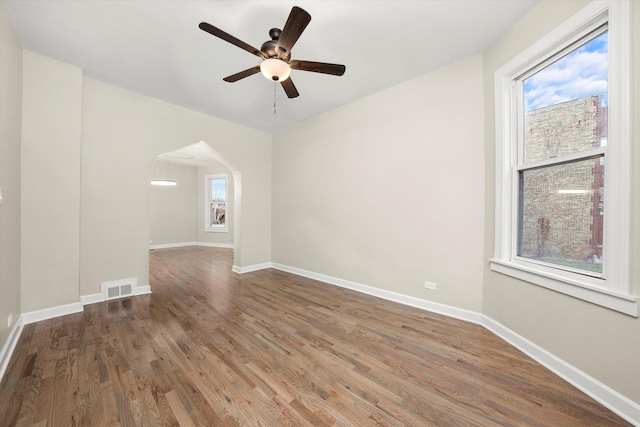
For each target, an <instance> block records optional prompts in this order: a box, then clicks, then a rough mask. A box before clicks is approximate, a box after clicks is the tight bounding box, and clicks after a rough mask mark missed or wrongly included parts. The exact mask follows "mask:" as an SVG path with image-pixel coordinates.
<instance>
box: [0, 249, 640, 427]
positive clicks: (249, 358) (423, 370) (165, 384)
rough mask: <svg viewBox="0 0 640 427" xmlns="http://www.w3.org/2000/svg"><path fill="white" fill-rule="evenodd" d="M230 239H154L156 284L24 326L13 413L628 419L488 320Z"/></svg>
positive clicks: (408, 422) (19, 422) (113, 421)
mask: <svg viewBox="0 0 640 427" xmlns="http://www.w3.org/2000/svg"><path fill="white" fill-rule="evenodd" d="M231 256H232V251H230V250H228V249H216V248H203V247H188V248H179V249H164V250H156V251H152V252H151V255H150V259H151V266H150V271H151V278H150V282H151V288H152V290H153V294H151V295H144V296H139V297H134V298H131V299H125V300H118V301H113V302H107V303H99V304H93V305H88V306H86V307H85V311H84V313H78V314H74V315H69V316H64V317H60V318H56V319H52V320H48V321H43V322H39V323H35V324H31V325H27V326H25V328H24V331H23V333H22V336H21V338H20V341H19V343H18V346H17V348H16V350H15V352H14V355H13V358H12V360H11V362H10V365H9V369H8V371H7V373H6V374H5V378H4V379H3V381H2V384H1V388H0V421H1V425H2V426H3V427H4V426H14V425H16V426H31V425H36V426H50V427H51V426H65V427H66V426H89V425H91V426H117V425H121V426H142V425H144V426H155V425H164V426H169V425H180V426H207V425H209V426H269V427H273V426H368V425H372V426H498V425H499V426H625V425H629V424H627V423H626V422H624V421H623V420H622V419H620V418H619V417H617V416H616V415H615V414H613V413H612V412H610V411H608V410H607V409H605V408H604V407H602V406H601V405H599V404H598V403H596V402H595V401H593V400H592V399H590V398H589V397H587V396H586V395H584V394H583V393H581V392H580V391H578V390H577V389H575V388H574V387H572V386H570V385H569V384H567V383H566V382H564V381H563V380H561V379H560V378H559V377H557V376H555V375H554V374H552V373H551V372H549V371H548V370H546V369H545V368H543V367H541V366H540V365H538V364H537V363H535V362H534V361H533V360H531V359H529V358H528V357H526V356H525V355H523V354H522V353H520V352H519V351H518V350H516V349H515V348H513V347H511V346H510V345H508V344H507V343H505V342H504V341H502V340H501V339H500V338H498V337H497V336H495V335H493V334H492V333H490V332H488V331H487V330H485V329H484V328H482V327H480V326H477V325H473V324H469V323H465V322H463V321H458V320H455V319H450V318H447V317H443V316H439V315H435V314H430V313H428V312H424V311H421V310H418V309H414V308H410V307H406V306H402V305H399V304H395V303H392V302H389V301H384V300H380V299H377V298H374V297H371V296H367V295H363V294H358V293H356V292H352V291H349V290H345V289H341V288H337V287H334V286H331V285H327V284H323V283H319V282H315V281H313V280H309V279H305V278H301V277H298V276H294V275H291V274H287V273H283V272H279V271H276V270H263V271H259V272H255V273H249V274H244V275H237V274H235V273H232V272H231V271H230V270H231Z"/></svg>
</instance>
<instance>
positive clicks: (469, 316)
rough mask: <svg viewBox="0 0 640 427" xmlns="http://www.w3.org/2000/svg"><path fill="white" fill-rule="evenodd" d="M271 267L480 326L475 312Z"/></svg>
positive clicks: (317, 274) (274, 266) (478, 317)
mask: <svg viewBox="0 0 640 427" xmlns="http://www.w3.org/2000/svg"><path fill="white" fill-rule="evenodd" d="M271 267H272V268H275V269H277V270H282V271H286V272H287V273H293V274H296V275H298V276H303V277H308V278H309V279H314V280H319V281H320V282H325V283H329V284H331V285H335V286H340V287H341V288H347V289H351V290H353V291H358V292H362V293H363V294H367V295H373V296H375V297H378V298H382V299H386V300H389V301H394V302H397V303H400V304H404V305H408V306H411V307H416V308H420V309H422V310H426V311H430V312H433V313H438V314H443V315H445V316H448V317H454V318H456V319H460V320H464V321H466V322H471V323H476V324H481V322H482V315H481V314H480V313H477V312H475V311H470V310H465V309H462V308H457V307H452V306H450V305H445V304H440V303H437V302H432V301H427V300H424V299H421V298H416V297H411V296H408V295H403V294H399V293H397V292H392V291H387V290H384V289H380V288H374V287H373V286H368V285H363V284H361V283H356V282H352V281H350V280H344V279H339V278H337V277H332V276H327V275H325V274H319V273H314V272H312V271H307V270H302V269H300V268H295V267H289V266H288V265H282V264H278V263H271Z"/></svg>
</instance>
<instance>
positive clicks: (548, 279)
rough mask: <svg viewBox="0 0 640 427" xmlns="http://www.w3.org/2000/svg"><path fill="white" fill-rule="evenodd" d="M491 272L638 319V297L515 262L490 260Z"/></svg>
mask: <svg viewBox="0 0 640 427" xmlns="http://www.w3.org/2000/svg"><path fill="white" fill-rule="evenodd" d="M489 261H490V263H491V270H492V271H495V272H497V273H501V274H506V275H507V276H511V277H515V278H516V279H520V280H524V281H526V282H529V283H533V284H535V285H538V286H542V287H544V288H547V289H551V290H554V291H556V292H560V293H563V294H565V295H570V296H572V297H575V298H579V299H581V300H584V301H588V302H590V303H593V304H597V305H600V306H602V307H606V308H609V309H611V310H615V311H619V312H621V313H624V314H628V315H630V316H634V317H638V297H635V296H632V295H624V294H620V293H617V292H612V291H609V290H606V289H601V288H598V287H595V286H592V285H589V284H586V283H581V282H579V281H577V280H574V279H572V278H569V277H563V276H561V275H559V274H554V273H550V272H546V271H540V270H539V269H536V268H532V267H530V266H528V265H524V264H521V263H517V262H514V261H503V260H499V259H494V258H492V259H490V260H489Z"/></svg>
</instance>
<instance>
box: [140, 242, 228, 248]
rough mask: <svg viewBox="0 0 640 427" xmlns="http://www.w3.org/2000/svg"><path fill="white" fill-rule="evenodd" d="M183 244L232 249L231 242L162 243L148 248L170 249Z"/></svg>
mask: <svg viewBox="0 0 640 427" xmlns="http://www.w3.org/2000/svg"><path fill="white" fill-rule="evenodd" d="M185 246H207V247H210V248H225V249H233V248H234V247H235V246H234V245H233V244H232V243H211V242H178V243H162V244H159V245H149V249H170V248H183V247H185Z"/></svg>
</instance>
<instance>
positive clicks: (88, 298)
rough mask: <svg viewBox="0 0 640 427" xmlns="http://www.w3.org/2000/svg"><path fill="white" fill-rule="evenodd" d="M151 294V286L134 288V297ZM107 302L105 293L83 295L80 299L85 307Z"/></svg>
mask: <svg viewBox="0 0 640 427" xmlns="http://www.w3.org/2000/svg"><path fill="white" fill-rule="evenodd" d="M150 293H151V286H149V285H145V286H136V287H135V288H134V292H133V295H145V294H150ZM106 300H107V299H106V298H105V295H104V294H103V293H97V294H90V295H82V296H81V297H80V302H81V303H82V305H83V306H85V305H89V304H96V303H99V302H105V301H106Z"/></svg>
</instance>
